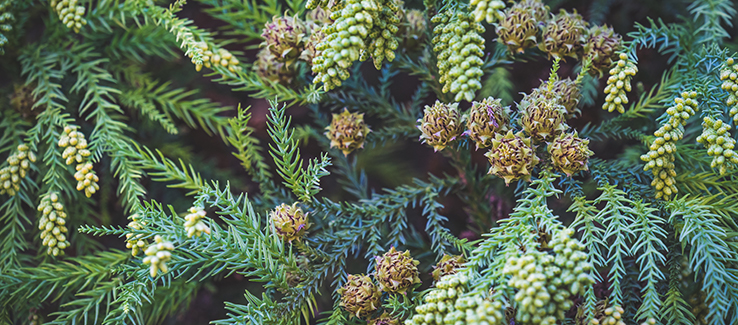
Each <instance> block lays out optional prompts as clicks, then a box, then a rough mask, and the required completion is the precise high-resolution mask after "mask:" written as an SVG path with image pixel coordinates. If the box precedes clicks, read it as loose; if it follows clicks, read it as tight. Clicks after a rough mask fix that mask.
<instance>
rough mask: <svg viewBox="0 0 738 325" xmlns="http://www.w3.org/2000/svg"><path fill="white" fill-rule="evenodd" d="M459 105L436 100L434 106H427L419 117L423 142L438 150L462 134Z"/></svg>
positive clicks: (419, 127)
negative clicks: (421, 116) (420, 117)
mask: <svg viewBox="0 0 738 325" xmlns="http://www.w3.org/2000/svg"><path fill="white" fill-rule="evenodd" d="M458 106H459V103H453V104H443V103H441V102H440V101H436V103H435V104H433V106H428V105H426V106H425V110H424V112H423V118H422V119H418V129H419V130H420V132H421V135H420V140H421V141H422V143H427V144H428V145H430V146H432V147H433V150H435V151H438V150H443V148H446V146H447V145H449V143H451V142H452V141H454V140H456V139H457V138H458V137H459V136H461V133H462V132H463V125H462V123H461V114H459V110H458V109H457V107H458Z"/></svg>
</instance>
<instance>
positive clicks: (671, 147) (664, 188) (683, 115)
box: [641, 91, 699, 200]
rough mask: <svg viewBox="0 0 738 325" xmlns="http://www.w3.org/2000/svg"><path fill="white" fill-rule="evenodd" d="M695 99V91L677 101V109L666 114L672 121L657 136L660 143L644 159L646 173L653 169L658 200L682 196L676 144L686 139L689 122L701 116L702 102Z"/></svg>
mask: <svg viewBox="0 0 738 325" xmlns="http://www.w3.org/2000/svg"><path fill="white" fill-rule="evenodd" d="M695 98H697V93H696V92H694V91H692V92H686V91H685V92H682V93H681V96H680V97H677V98H674V103H675V105H674V106H672V107H669V108H668V109H667V110H666V113H667V114H669V115H670V117H669V120H668V121H667V122H666V123H664V124H663V125H662V126H661V127H660V128H659V129H658V130H656V132H654V133H653V134H654V135H655V136H656V139H655V140H654V141H653V143H652V144H651V146H650V147H649V151H648V153H646V154H645V155H642V156H641V160H643V161H644V162H646V166H645V167H643V170H649V169H652V172H653V176H654V180H653V181H652V182H651V185H652V186H654V188H655V189H656V198H657V199H658V198H661V197H663V198H664V200H668V199H669V198H670V197H671V195H673V194H676V193H677V192H678V191H677V187H676V181H675V179H674V177H676V170H674V159H675V158H674V155H675V154H676V151H677V147H676V142H677V141H678V140H681V139H682V137H684V125H685V124H687V119H688V118H689V117H691V116H693V115H694V114H695V113H696V112H697V109H698V106H699V102H697V100H695Z"/></svg>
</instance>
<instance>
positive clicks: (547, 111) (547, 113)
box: [518, 88, 567, 142]
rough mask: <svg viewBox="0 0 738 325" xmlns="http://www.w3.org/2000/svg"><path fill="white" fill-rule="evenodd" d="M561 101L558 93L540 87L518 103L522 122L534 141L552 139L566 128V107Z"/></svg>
mask: <svg viewBox="0 0 738 325" xmlns="http://www.w3.org/2000/svg"><path fill="white" fill-rule="evenodd" d="M553 99H555V100H553ZM559 101H560V96H559V95H558V94H555V93H552V92H548V90H547V89H540V88H539V89H538V91H533V92H531V93H530V94H529V95H526V96H525V97H524V98H523V100H522V101H521V102H520V105H518V107H519V108H520V111H521V113H522V114H521V118H520V124H521V125H522V126H523V129H524V130H525V132H526V133H527V134H529V135H530V136H531V137H532V138H533V141H536V142H540V141H551V140H553V139H554V138H555V137H556V136H557V135H559V134H561V132H563V131H564V130H566V128H567V125H566V123H564V121H565V119H566V118H565V116H564V114H565V113H566V108H564V106H563V105H561V104H559Z"/></svg>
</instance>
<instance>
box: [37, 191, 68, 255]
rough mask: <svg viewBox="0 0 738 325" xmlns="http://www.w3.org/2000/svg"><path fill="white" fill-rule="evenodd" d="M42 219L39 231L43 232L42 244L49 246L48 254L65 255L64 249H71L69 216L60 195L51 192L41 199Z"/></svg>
mask: <svg viewBox="0 0 738 325" xmlns="http://www.w3.org/2000/svg"><path fill="white" fill-rule="evenodd" d="M38 211H40V212H41V219H39V221H38V229H39V230H41V244H42V245H44V246H47V247H48V248H47V249H46V253H47V254H49V255H53V256H58V255H63V254H64V249H65V248H67V247H69V241H68V240H67V236H66V234H67V231H68V230H67V227H66V226H65V225H66V223H67V214H66V213H65V212H64V205H62V204H61V202H59V194H57V193H56V192H51V193H49V194H48V195H46V196H44V197H42V198H41V203H40V204H39V205H38Z"/></svg>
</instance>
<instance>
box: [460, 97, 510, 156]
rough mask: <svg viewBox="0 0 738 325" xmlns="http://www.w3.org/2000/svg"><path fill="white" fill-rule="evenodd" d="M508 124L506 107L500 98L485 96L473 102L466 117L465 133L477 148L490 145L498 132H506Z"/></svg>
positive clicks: (508, 118)
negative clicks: (479, 100)
mask: <svg viewBox="0 0 738 325" xmlns="http://www.w3.org/2000/svg"><path fill="white" fill-rule="evenodd" d="M509 124H510V116H509V115H508V107H502V101H501V100H500V99H494V98H492V97H489V98H485V99H484V100H482V101H481V102H476V101H475V102H473V103H472V107H471V109H470V110H469V115H468V116H467V118H466V131H465V132H464V134H465V135H468V136H469V138H471V139H472V141H474V143H476V145H477V150H478V149H479V148H489V147H491V146H492V139H494V138H495V135H496V134H497V133H500V132H506V131H507V128H508V125H509Z"/></svg>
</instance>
